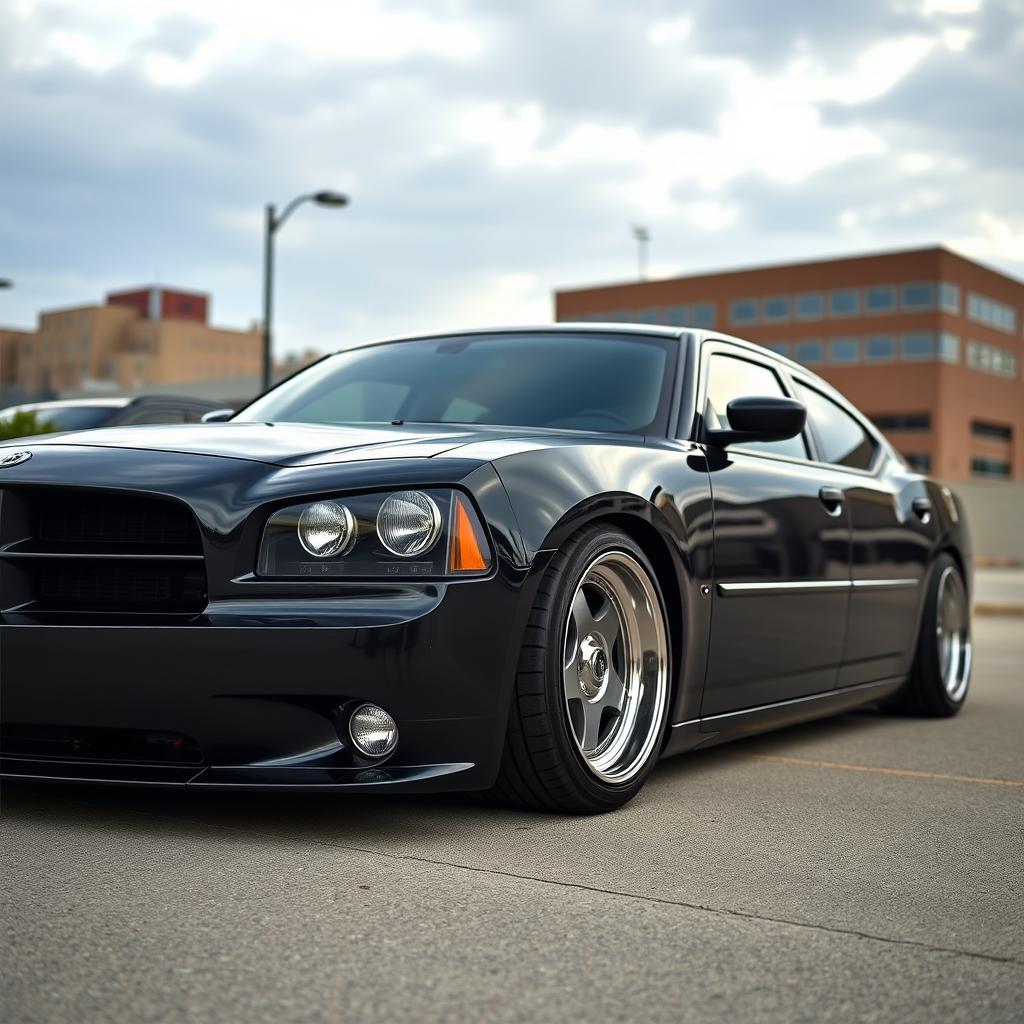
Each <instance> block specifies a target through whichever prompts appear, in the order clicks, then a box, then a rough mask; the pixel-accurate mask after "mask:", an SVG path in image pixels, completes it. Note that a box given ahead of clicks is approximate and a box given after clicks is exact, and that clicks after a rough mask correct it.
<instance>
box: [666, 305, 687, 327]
mask: <svg viewBox="0 0 1024 1024" xmlns="http://www.w3.org/2000/svg"><path fill="white" fill-rule="evenodd" d="M689 319H690V308H689V306H669V307H668V308H667V309H666V310H665V323H667V324H668V325H669V326H670V327H685V326H686V325H687V323H688V322H689Z"/></svg>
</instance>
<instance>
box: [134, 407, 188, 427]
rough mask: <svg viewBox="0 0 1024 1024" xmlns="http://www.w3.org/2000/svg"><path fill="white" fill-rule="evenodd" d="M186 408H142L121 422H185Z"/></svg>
mask: <svg viewBox="0 0 1024 1024" xmlns="http://www.w3.org/2000/svg"><path fill="white" fill-rule="evenodd" d="M185 419H186V416H185V410H184V409H167V408H164V409H140V410H139V411H138V412H137V413H134V414H133V415H130V416H126V417H125V418H124V419H123V420H121V423H122V424H124V425H134V424H140V423H184V422H185Z"/></svg>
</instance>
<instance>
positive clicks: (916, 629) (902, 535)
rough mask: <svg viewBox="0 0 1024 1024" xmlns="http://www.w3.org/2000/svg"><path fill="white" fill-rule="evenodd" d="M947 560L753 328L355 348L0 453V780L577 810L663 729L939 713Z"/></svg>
mask: <svg viewBox="0 0 1024 1024" xmlns="http://www.w3.org/2000/svg"><path fill="white" fill-rule="evenodd" d="M970 566H971V551H970V544H969V540H968V534H967V529H966V525H965V523H964V517H963V510H962V508H961V506H960V504H959V502H958V500H957V499H956V497H955V496H954V495H953V494H951V493H950V491H949V490H948V489H946V488H945V487H942V486H940V485H939V484H937V483H934V482H932V481H930V480H928V479H926V478H924V477H922V476H920V475H919V474H917V473H915V472H912V471H911V470H910V469H908V468H907V466H906V465H904V463H903V462H902V461H901V460H900V458H899V457H898V456H897V455H896V454H894V452H893V450H892V449H891V447H890V446H889V444H888V443H887V442H886V441H885V439H884V438H883V437H882V436H881V435H880V434H879V433H878V432H877V431H876V430H875V428H874V427H873V426H872V425H871V423H870V422H869V421H868V420H867V419H865V417H863V416H862V415H860V413H858V412H857V410H856V409H854V408H852V407H851V406H850V405H849V404H848V403H847V402H846V401H844V400H843V398H842V397H841V396H840V395H838V394H837V393H836V392H835V391H834V390H833V389H832V388H831V387H829V385H828V384H826V383H825V382H824V381H822V380H821V379H820V378H818V377H816V376H815V375H814V374H812V373H809V372H808V371H807V370H805V369H804V368H802V367H800V366H798V365H796V364H795V363H792V362H789V361H788V360H786V359H784V358H781V357H779V356H777V355H774V354H773V353H771V352H769V351H766V350H765V349H763V348H760V347H758V346H756V345H752V344H749V343H746V342H743V341H740V340H738V339H735V338H729V337H726V336H722V335H718V334H715V333H711V332H705V331H695V330H669V329H660V328H655V327H646V326H635V327H630V326H623V325H612V326H601V327H599V326H595V325H592V324H587V325H559V326H555V327H547V328H531V329H520V330H512V329H509V330H490V331H478V332H466V333H455V334H447V335H443V336H431V337H420V338H408V339H401V340H397V341H389V342H383V343H378V344H374V345H369V346H366V347H363V348H359V349H354V350H349V351H346V352H342V353H339V354H337V355H334V356H331V357H329V358H327V359H325V360H323V361H321V362H320V363H318V364H316V365H315V366H313V367H311V368H309V369H307V370H305V371H303V372H301V373H299V374H298V375H296V376H295V377H293V378H291V379H290V380H288V381H286V382H284V383H283V384H281V385H279V386H278V387H276V388H275V389H273V390H271V391H270V392H268V393H267V394H266V395H264V396H262V397H261V398H259V399H257V400H256V401H255V402H253V403H252V404H251V405H250V406H249V407H248V408H246V409H243V410H242V411H241V412H240V413H238V414H237V415H236V416H235V417H234V418H233V419H232V420H231V421H229V422H225V423H209V424H195V425H182V426H172V427H160V426H152V427H142V428H138V427H135V428H132V429H130V430H129V429H117V428H114V429H103V430H98V431H91V432H88V433H85V434H74V435H63V436H61V437H56V438H53V439H51V440H46V439H43V440H40V441H38V442H34V443H31V444H25V442H21V443H20V444H14V445H7V446H4V447H0V609H2V611H0V672H2V683H3V685H2V721H3V732H2V754H3V759H2V771H3V773H4V774H6V775H8V776H19V777H29V778H44V779H78V780H101V781H110V782H131V783H177V784H184V785H189V786H200V787H204V786H205V787H225V788H227V787H275V786H276V787H288V788H293V789H307V788H309V789H314V788H324V789H339V790H352V791H367V790H373V791H383V790H395V791H398V790H401V791H426V790H430V791H438V790H490V791H492V792H494V793H496V794H497V795H498V796H500V797H502V798H504V799H507V800H510V801H515V802H519V803H522V804H527V805H532V806H536V807H543V808H550V809H556V810H563V811H570V812H596V811H603V810H608V809H611V808H614V807H617V806H619V805H621V804H622V803H624V802H625V801H626V800H628V799H629V798H630V797H632V796H633V795H634V794H635V793H636V792H637V791H638V790H639V789H640V787H641V786H642V784H643V782H644V780H645V779H646V777H647V776H648V774H649V773H650V771H651V770H652V768H653V767H654V764H655V762H656V761H657V760H658V758H659V757H661V756H663V755H666V754H675V753H679V752H681V751H685V750H691V749H694V748H696V747H705V746H709V745H711V744H715V743H720V742H722V741H723V740H727V739H731V738H734V737H738V736H745V735H747V734H750V733H754V732H757V731H759V730H764V729H769V728H773V727H776V726H782V725H788V724H790V723H793V722H798V721H802V720H805V719H810V718H814V717H816V716H820V715H827V714H832V713H835V712H840V711H845V710H848V709H850V708H853V707H856V706H859V705H864V704H869V703H872V704H880V705H883V706H891V705H893V704H896V705H898V706H899V707H900V708H901V709H902V710H903V711H904V712H907V711H909V712H913V713H918V714H922V715H952V714H955V713H956V712H957V711H958V710H959V709H960V707H961V706H962V705H963V702H964V698H965V695H966V692H967V687H968V681H969V676H970V663H971V640H970V619H969V609H970V605H969V599H968V595H969V590H970Z"/></svg>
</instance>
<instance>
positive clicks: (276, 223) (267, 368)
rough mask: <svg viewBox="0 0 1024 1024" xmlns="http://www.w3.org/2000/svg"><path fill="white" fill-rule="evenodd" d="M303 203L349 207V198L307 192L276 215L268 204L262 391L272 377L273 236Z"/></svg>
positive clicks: (265, 242)
mask: <svg viewBox="0 0 1024 1024" xmlns="http://www.w3.org/2000/svg"><path fill="white" fill-rule="evenodd" d="M305 202H313V203H316V204H317V206H329V207H333V208H335V209H337V208H338V207H342V206H348V203H349V199H348V196H347V195H345V194H344V193H343V192H331V191H323V192H310V193H309V194H307V195H302V196H296V197H295V198H294V199H293V200H292V201H291V202H290V203H289V204H288V205H287V206H286V207H285V208H284V209H283V210H282V211H281V215H280V216H278V215H277V210H276V208H275V207H274V204H273V203H267V219H266V225H265V228H264V235H263V390H264V391H266V390H267V389H268V388H269V387H270V384H271V378H272V376H273V334H272V326H271V319H272V317H273V315H274V235H275V234H277V232H278V231H279V230H280V229H281V227H282V225H283V224H284V222H285V221H286V220H287V219H288V218H289V217H290V216H291V215H292V213H293V212H294V210H295V208H296V207H297V206H301V205H302V204H303V203H305Z"/></svg>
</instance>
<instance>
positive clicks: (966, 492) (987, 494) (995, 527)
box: [949, 480, 1024, 563]
mask: <svg viewBox="0 0 1024 1024" xmlns="http://www.w3.org/2000/svg"><path fill="white" fill-rule="evenodd" d="M949 486H950V489H951V490H952V491H954V492H955V493H956V494H957V495H958V496H959V497H960V499H961V500H962V501H963V503H964V505H965V506H966V508H967V519H968V522H969V524H970V528H971V539H972V541H973V543H974V554H975V557H983V558H997V559H1011V560H1014V561H1018V562H1022V563H1024V483H1022V482H1020V481H1010V480H961V481H958V482H956V483H951V484H950V485H949Z"/></svg>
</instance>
